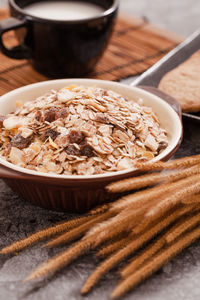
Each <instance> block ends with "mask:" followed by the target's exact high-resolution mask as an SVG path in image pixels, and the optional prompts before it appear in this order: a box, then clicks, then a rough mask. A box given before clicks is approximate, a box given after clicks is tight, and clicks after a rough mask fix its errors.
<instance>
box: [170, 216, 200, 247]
mask: <svg viewBox="0 0 200 300" xmlns="http://www.w3.org/2000/svg"><path fill="white" fill-rule="evenodd" d="M199 223H200V213H199V212H197V213H196V214H195V215H193V216H191V215H190V216H188V217H187V218H184V219H181V220H180V221H179V222H178V224H177V225H176V227H175V228H174V230H173V231H171V232H170V233H169V234H168V235H167V236H166V238H165V239H166V241H167V243H171V242H173V241H174V240H175V239H177V238H178V237H179V236H180V235H181V234H182V233H184V232H185V231H187V230H189V229H191V228H193V227H194V226H196V225H197V224H199Z"/></svg>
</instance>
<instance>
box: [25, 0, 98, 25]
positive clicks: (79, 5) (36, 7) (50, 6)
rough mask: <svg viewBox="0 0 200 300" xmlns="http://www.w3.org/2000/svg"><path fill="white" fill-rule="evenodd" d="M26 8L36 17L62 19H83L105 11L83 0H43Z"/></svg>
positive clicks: (26, 10)
mask: <svg viewBox="0 0 200 300" xmlns="http://www.w3.org/2000/svg"><path fill="white" fill-rule="evenodd" d="M24 10H25V12H27V13H28V14H30V15H32V16H35V17H39V18H43V19H51V20H62V21H67V20H80V19H81V20H83V19H87V18H92V17H96V16H98V15H99V14H101V13H102V12H103V8H101V7H100V6H98V5H95V4H92V3H88V2H81V1H80V2H79V1H78V2H77V1H53V2H52V1H45V2H42V1H41V2H36V3H33V4H30V5H28V6H26V7H25V8H24Z"/></svg>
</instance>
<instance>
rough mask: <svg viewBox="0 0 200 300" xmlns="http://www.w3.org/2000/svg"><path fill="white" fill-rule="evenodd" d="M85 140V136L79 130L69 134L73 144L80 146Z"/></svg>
mask: <svg viewBox="0 0 200 300" xmlns="http://www.w3.org/2000/svg"><path fill="white" fill-rule="evenodd" d="M84 138H85V136H84V134H83V133H82V132H81V131H78V130H71V131H70V133H69V134H68V139H69V142H70V143H71V144H74V143H76V144H80V143H81V142H82V141H83V140H84Z"/></svg>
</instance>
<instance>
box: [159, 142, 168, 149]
mask: <svg viewBox="0 0 200 300" xmlns="http://www.w3.org/2000/svg"><path fill="white" fill-rule="evenodd" d="M167 146H168V143H167V142H165V141H162V142H160V143H159V146H158V149H157V150H158V151H161V150H163V149H165V148H167Z"/></svg>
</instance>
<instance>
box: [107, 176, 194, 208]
mask: <svg viewBox="0 0 200 300" xmlns="http://www.w3.org/2000/svg"><path fill="white" fill-rule="evenodd" d="M199 178H200V175H199V174H196V175H193V176H190V177H189V178H183V179H180V180H179V181H177V182H169V183H162V184H160V185H157V186H155V187H152V188H148V189H146V190H144V191H139V192H136V193H134V194H131V195H128V196H124V197H122V198H120V199H119V200H117V201H116V202H115V203H113V204H111V207H110V210H113V211H116V212H118V211H121V210H122V209H124V208H125V207H127V208H129V209H133V208H136V207H141V205H144V204H145V203H148V202H149V201H150V200H152V199H155V198H157V199H158V198H159V197H163V195H165V197H167V196H168V195H170V193H171V192H173V191H175V190H178V189H182V188H185V186H189V185H190V184H193V183H194V182H196V181H199Z"/></svg>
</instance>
